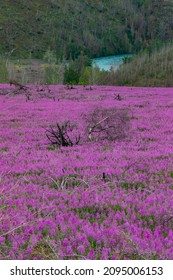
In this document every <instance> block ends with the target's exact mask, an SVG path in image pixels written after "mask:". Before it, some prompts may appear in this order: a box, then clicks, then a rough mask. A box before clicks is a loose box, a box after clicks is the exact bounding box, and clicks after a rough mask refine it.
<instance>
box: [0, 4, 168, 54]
mask: <svg viewBox="0 0 173 280" xmlns="http://www.w3.org/2000/svg"><path fill="white" fill-rule="evenodd" d="M0 7H1V9H0V53H1V54H2V55H4V54H5V55H7V56H11V57H20V58H21V57H23V58H28V57H33V58H42V57H43V56H44V53H45V52H46V51H47V50H48V49H50V50H51V51H53V52H54V53H55V54H56V57H57V58H66V59H69V58H76V57H78V55H79V54H80V53H81V51H83V53H84V54H86V55H88V56H89V57H97V56H104V55H111V54H120V53H129V52H138V51H139V50H141V49H143V48H149V47H150V46H152V45H153V44H154V43H155V42H165V41H169V40H170V39H171V38H172V36H173V17H172V12H173V4H172V1H171V0H167V1H165V0H160V1H158V0H95V1H92V0H82V1H81V0H75V1H74V0H37V1H35V0H30V1H26V0H15V1H14V0H5V1H4V0H0Z"/></svg>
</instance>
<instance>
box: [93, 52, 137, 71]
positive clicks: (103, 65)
mask: <svg viewBox="0 0 173 280" xmlns="http://www.w3.org/2000/svg"><path fill="white" fill-rule="evenodd" d="M131 56H132V55H131V54H122V55H111V56H105V57H98V58H94V59H92V65H93V66H97V67H98V68H99V69H100V70H106V71H109V70H110V69H111V67H113V69H114V70H117V69H118V68H119V66H120V65H121V64H122V63H123V59H124V58H125V57H131Z"/></svg>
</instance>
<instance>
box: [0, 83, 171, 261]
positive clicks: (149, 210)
mask: <svg viewBox="0 0 173 280" xmlns="http://www.w3.org/2000/svg"><path fill="white" fill-rule="evenodd" d="M30 88H31V90H30V94H31V98H29V99H28V98H27V97H26V94H25V93H21V94H11V89H10V88H9V86H8V85H0V92H1V95H0V132H1V134H0V259H61V260H62V259H63V260H65V259H94V260H95V259H111V260H114V259H171V260H172V259H173V125H172V124H173V89H166V88H156V89H155V88H150V89H149V88H130V87H99V86H94V87H93V88H92V89H90V88H88V89H87V88H86V87H82V86H81V87H80V86H78V87H75V88H74V89H72V90H68V89H66V88H65V87H64V86H63V85H58V86H50V90H51V93H50V92H49V93H50V94H49V95H51V94H52V95H53V98H52V97H51V96H48V94H47V93H45V95H44V89H43V90H42V91H41V94H38V89H37V90H36V87H34V86H31V87H30ZM117 94H119V95H120V96H121V100H117V98H116V96H117ZM94 108H105V109H110V110H111V109H112V108H120V109H123V108H126V109H127V108H128V110H129V111H130V112H131V117H130V121H129V127H128V131H126V137H124V138H122V139H119V140H113V141H112V140H109V139H108V140H102V141H101V140H100V139H99V138H98V139H94V140H92V141H89V139H87V137H86V127H85V126H86V124H85V118H84V117H83V116H84V115H87V114H88V115H90V114H91V113H92V111H93V110H94ZM67 120H70V121H71V122H72V123H75V124H76V127H75V133H79V134H80V136H81V141H80V142H79V144H78V145H73V146H72V147H56V146H52V145H51V144H50V143H49V140H48V138H47V137H46V133H45V131H46V129H48V128H49V127H50V126H55V125H56V124H57V123H63V122H64V121H67ZM72 137H73V135H72Z"/></svg>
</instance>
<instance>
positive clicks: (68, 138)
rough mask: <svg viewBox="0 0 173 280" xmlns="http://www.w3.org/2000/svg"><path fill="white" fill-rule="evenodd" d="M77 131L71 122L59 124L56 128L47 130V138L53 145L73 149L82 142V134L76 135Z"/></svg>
mask: <svg viewBox="0 0 173 280" xmlns="http://www.w3.org/2000/svg"><path fill="white" fill-rule="evenodd" d="M75 129H76V125H75V124H71V123H70V121H66V122H64V123H63V124H59V123H57V125H56V128H52V127H51V128H49V129H47V130H46V136H47V138H48V140H49V141H50V144H51V145H54V146H58V147H61V146H63V147H68V146H70V147H72V146H73V145H77V144H78V143H79V141H80V134H77V135H74V131H75ZM75 134H76V133H75Z"/></svg>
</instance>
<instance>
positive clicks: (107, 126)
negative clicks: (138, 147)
mask: <svg viewBox="0 0 173 280" xmlns="http://www.w3.org/2000/svg"><path fill="white" fill-rule="evenodd" d="M84 119H85V121H86V127H87V135H88V139H89V140H90V141H95V140H110V141H113V140H121V139H123V138H125V137H126V136H127V135H128V132H129V129H130V119H131V112H130V110H129V109H128V108H125V109H120V108H110V109H105V108H96V109H95V110H94V111H93V112H92V113H91V114H89V115H85V116H84Z"/></svg>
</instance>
